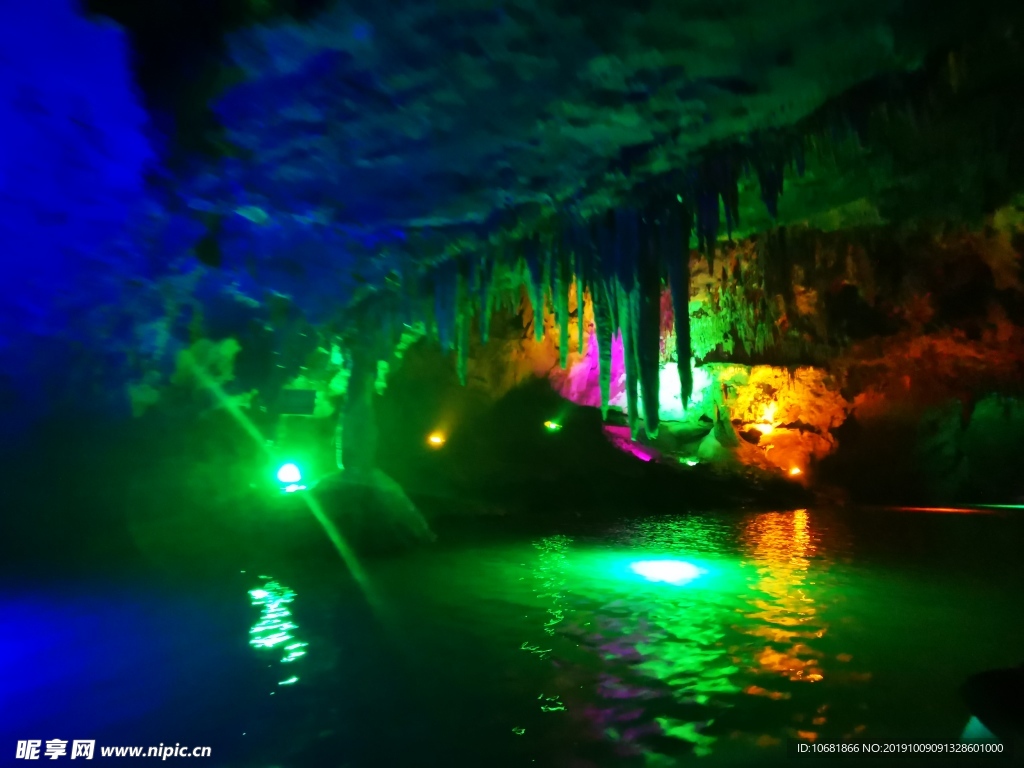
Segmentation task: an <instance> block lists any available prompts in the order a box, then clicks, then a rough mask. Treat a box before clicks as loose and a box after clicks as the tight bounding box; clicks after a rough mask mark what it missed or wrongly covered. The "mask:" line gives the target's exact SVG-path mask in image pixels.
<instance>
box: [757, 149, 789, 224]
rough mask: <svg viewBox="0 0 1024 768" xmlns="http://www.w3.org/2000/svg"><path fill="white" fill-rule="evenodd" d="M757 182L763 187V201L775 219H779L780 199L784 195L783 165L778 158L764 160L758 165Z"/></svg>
mask: <svg viewBox="0 0 1024 768" xmlns="http://www.w3.org/2000/svg"><path fill="white" fill-rule="evenodd" d="M757 180H758V183H759V184H760V185H761V200H762V201H763V202H764V205H765V208H767V209H768V213H769V215H770V216H771V217H772V218H773V219H777V218H778V217H779V197H780V196H781V195H782V185H783V164H782V163H781V162H779V160H778V159H777V158H764V159H762V160H761V162H759V163H758V164H757Z"/></svg>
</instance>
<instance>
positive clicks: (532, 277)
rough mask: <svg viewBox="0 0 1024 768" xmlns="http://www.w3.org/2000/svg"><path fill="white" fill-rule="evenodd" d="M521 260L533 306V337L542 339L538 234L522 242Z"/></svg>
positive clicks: (539, 243)
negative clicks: (524, 268)
mask: <svg viewBox="0 0 1024 768" xmlns="http://www.w3.org/2000/svg"><path fill="white" fill-rule="evenodd" d="M523 261H524V262H525V263H526V274H525V276H524V277H525V278H526V290H527V295H528V296H529V298H530V306H531V307H532V308H533V337H534V340H536V341H538V342H539V341H542V340H543V339H544V261H543V258H542V254H541V242H540V236H539V235H534V236H533V237H531V238H529V239H527V240H526V242H525V243H523Z"/></svg>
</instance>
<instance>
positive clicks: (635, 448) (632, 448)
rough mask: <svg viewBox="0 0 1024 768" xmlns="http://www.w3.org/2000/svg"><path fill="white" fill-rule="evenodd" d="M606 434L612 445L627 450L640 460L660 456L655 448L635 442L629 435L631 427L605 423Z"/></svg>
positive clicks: (651, 459)
mask: <svg viewBox="0 0 1024 768" xmlns="http://www.w3.org/2000/svg"><path fill="white" fill-rule="evenodd" d="M604 434H605V436H606V437H607V438H608V441H609V442H610V443H611V444H612V445H614V446H615V447H616V448H618V449H619V450H620V451H625V452H626V453H630V454H632V455H633V456H636V457H637V458H638V459H640V461H654V459H655V458H657V456H658V454H657V452H656V451H654V449H652V448H649V447H648V446H645V445H638V444H636V443H634V442H633V440H632V438H630V436H629V427H616V426H612V425H610V424H605V425H604Z"/></svg>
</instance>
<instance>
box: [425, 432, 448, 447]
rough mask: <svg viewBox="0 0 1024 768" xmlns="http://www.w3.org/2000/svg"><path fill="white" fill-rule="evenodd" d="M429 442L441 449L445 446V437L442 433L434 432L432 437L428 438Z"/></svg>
mask: <svg viewBox="0 0 1024 768" xmlns="http://www.w3.org/2000/svg"><path fill="white" fill-rule="evenodd" d="M427 442H428V443H430V444H431V445H433V446H434V447H437V448H439V447H441V446H442V445H444V435H442V434H441V433H440V432H434V433H432V434H431V435H430V437H428V438H427Z"/></svg>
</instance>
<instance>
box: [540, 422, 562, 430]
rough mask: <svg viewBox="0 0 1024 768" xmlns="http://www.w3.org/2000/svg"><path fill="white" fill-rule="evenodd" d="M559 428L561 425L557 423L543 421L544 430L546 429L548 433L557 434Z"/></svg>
mask: <svg viewBox="0 0 1024 768" xmlns="http://www.w3.org/2000/svg"><path fill="white" fill-rule="evenodd" d="M561 428H562V425H561V424H559V423H558V422H557V421H545V422H544V429H546V430H547V431H548V432H557V431H558V430H560V429H561Z"/></svg>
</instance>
